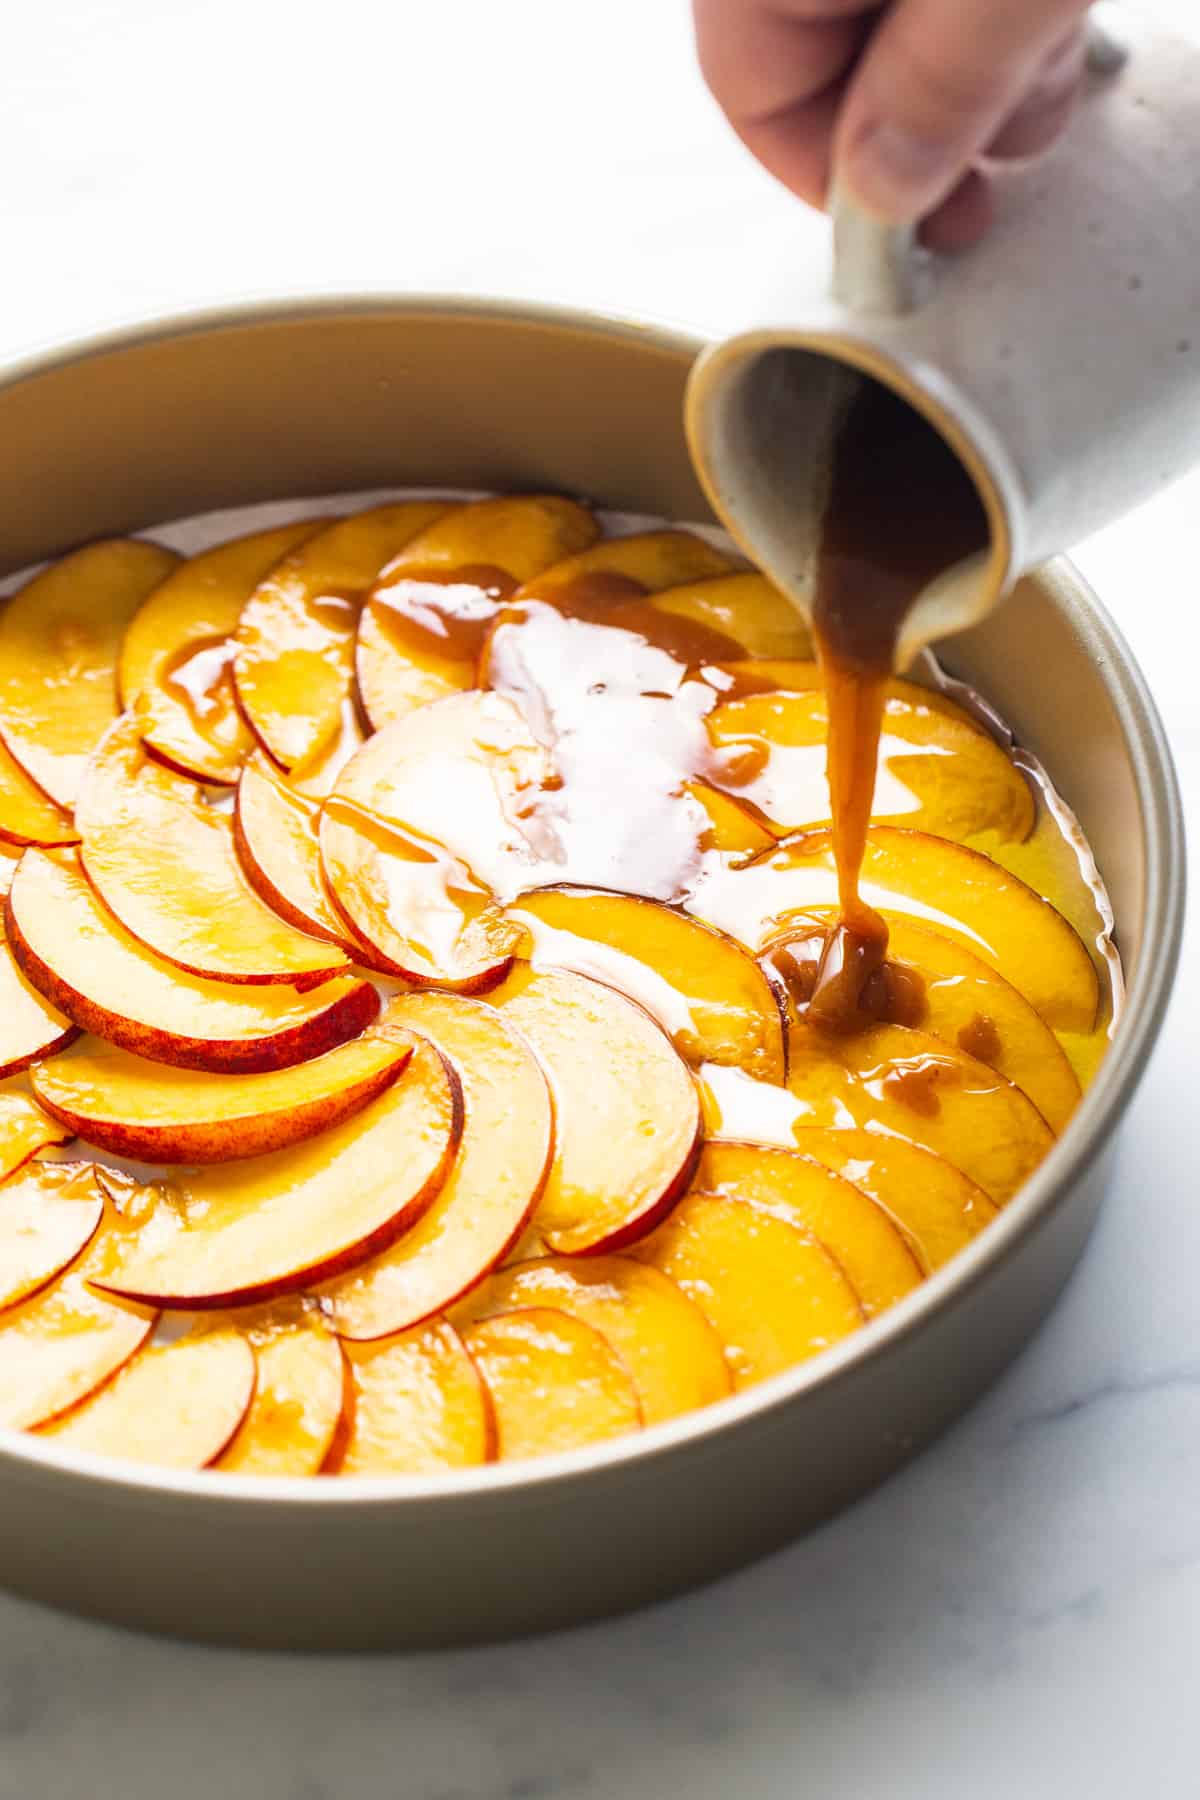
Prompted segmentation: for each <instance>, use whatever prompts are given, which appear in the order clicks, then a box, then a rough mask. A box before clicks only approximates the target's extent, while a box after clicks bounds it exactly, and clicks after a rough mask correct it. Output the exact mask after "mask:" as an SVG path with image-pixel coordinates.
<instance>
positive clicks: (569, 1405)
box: [463, 1306, 642, 1460]
mask: <svg viewBox="0 0 1200 1800" xmlns="http://www.w3.org/2000/svg"><path fill="white" fill-rule="evenodd" d="M463 1342H464V1344H465V1345H466V1347H467V1350H468V1351H469V1353H470V1355H471V1356H472V1358H473V1359H474V1361H475V1363H476V1364H477V1366H478V1368H479V1370H480V1372H481V1374H482V1375H483V1379H484V1381H485V1382H486V1384H487V1389H488V1393H489V1394H490V1396H491V1401H492V1407H493V1410H494V1412H495V1417H496V1439H497V1448H498V1453H499V1454H500V1455H501V1456H502V1457H504V1458H506V1459H509V1460H512V1459H516V1458H520V1457H526V1456H550V1455H553V1453H554V1452H555V1451H558V1450H576V1449H580V1448H582V1446H583V1445H585V1444H598V1443H602V1442H604V1441H605V1440H606V1439H608V1438H614V1437H623V1436H624V1435H625V1434H626V1433H627V1432H630V1431H637V1430H638V1429H639V1428H640V1427H641V1423H642V1414H641V1408H640V1406H639V1405H638V1397H637V1390H636V1389H635V1387H634V1385H633V1378H632V1376H631V1375H630V1373H629V1370H628V1369H627V1367H626V1366H625V1363H624V1362H623V1361H622V1359H621V1357H619V1356H618V1355H617V1352H616V1351H615V1350H614V1349H613V1347H612V1345H611V1344H610V1343H609V1341H608V1339H607V1338H606V1337H604V1336H602V1334H601V1333H600V1332H599V1331H597V1330H596V1329H595V1328H594V1326H591V1325H586V1324H585V1323H584V1322H583V1320H582V1319H579V1318H575V1317H573V1316H572V1315H571V1314H570V1313H565V1312H559V1311H558V1310H557V1309H555V1308H554V1307H549V1306H538V1307H528V1308H525V1309H523V1310H522V1311H520V1312H510V1313H501V1314H498V1315H497V1316H496V1317H495V1318H491V1319H480V1320H479V1321H477V1322H476V1323H475V1324H472V1325H468V1326H466V1327H465V1328H464V1331H463Z"/></svg>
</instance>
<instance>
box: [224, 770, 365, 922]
mask: <svg viewBox="0 0 1200 1800" xmlns="http://www.w3.org/2000/svg"><path fill="white" fill-rule="evenodd" d="M320 812H321V803H320V801H319V800H315V799H310V798H309V797H308V795H306V794H302V793H300V792H299V791H298V790H297V789H296V788H294V787H293V786H292V785H291V783H290V782H289V781H286V780H285V779H284V777H283V776H282V775H280V774H278V773H277V772H276V771H275V770H274V769H273V768H272V767H271V764H270V763H269V762H268V761H267V759H266V757H265V756H263V755H262V753H261V752H259V751H256V752H255V753H254V754H253V755H252V756H250V757H249V759H248V760H247V762H246V765H245V767H244V768H243V770H242V773H241V779H240V780H239V782H238V791H237V812H236V813H235V815H234V822H233V826H234V842H235V844H236V846H237V853H238V858H239V861H240V862H241V865H242V870H243V872H244V874H245V876H246V879H247V881H248V882H249V883H250V885H251V887H252V888H253V889H254V891H255V892H256V893H257V894H258V896H259V897H260V899H262V900H264V901H265V902H266V904H267V905H268V906H269V907H270V908H271V911H272V912H275V913H278V915H279V917H280V918H281V919H286V920H287V922H288V924H289V925H294V926H295V927H296V929H297V931H306V932H308V934H309V936H310V937H318V938H326V939H328V940H329V942H330V943H333V944H340V945H341V946H342V947H343V948H345V947H346V943H347V934H346V927H345V925H344V924H343V922H342V919H341V916H340V915H339V913H338V910H337V908H336V907H335V906H334V904H333V901H332V900H331V899H330V896H329V890H328V888H327V887H326V886H325V877H324V875H323V874H322V872H321V845H320V838H319V831H320Z"/></svg>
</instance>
